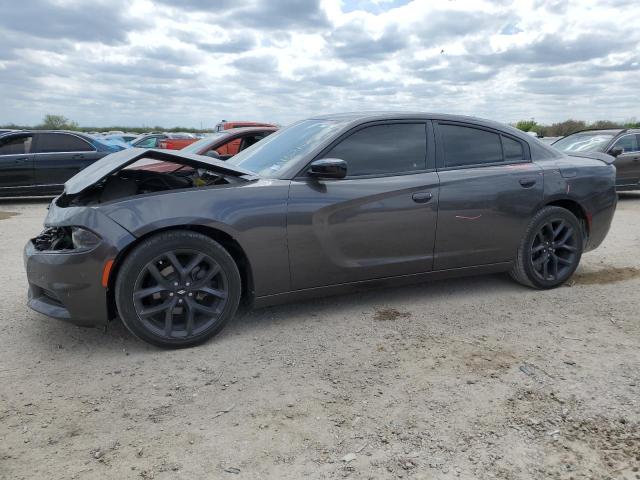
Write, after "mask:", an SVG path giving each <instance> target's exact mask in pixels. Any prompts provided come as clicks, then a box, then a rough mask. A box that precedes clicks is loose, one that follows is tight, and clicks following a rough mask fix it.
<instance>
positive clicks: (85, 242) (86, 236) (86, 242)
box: [71, 227, 100, 250]
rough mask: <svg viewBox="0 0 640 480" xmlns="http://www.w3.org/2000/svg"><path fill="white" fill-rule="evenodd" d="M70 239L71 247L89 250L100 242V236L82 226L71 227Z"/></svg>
mask: <svg viewBox="0 0 640 480" xmlns="http://www.w3.org/2000/svg"><path fill="white" fill-rule="evenodd" d="M71 241H72V242H73V248H75V249H81V250H89V249H92V248H93V247H95V246H96V245H98V243H100V237H98V236H97V235H96V234H95V233H93V232H91V231H89V230H86V229H84V228H82V227H71Z"/></svg>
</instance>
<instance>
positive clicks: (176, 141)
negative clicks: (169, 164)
mask: <svg viewBox="0 0 640 480" xmlns="http://www.w3.org/2000/svg"><path fill="white" fill-rule="evenodd" d="M197 141H198V139H197V138H166V139H164V140H160V148H164V149H167V150H182V149H183V148H184V147H186V146H187V145H191V144H192V143H195V142H197Z"/></svg>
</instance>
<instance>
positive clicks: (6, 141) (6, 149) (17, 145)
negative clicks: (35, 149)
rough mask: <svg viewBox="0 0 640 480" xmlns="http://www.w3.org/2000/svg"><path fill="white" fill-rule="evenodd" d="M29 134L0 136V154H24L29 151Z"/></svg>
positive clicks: (30, 138) (30, 137)
mask: <svg viewBox="0 0 640 480" xmlns="http://www.w3.org/2000/svg"><path fill="white" fill-rule="evenodd" d="M32 138H33V137H32V136H31V135H26V136H25V135H9V136H7V137H4V138H0V155H24V154H26V153H31V140H32Z"/></svg>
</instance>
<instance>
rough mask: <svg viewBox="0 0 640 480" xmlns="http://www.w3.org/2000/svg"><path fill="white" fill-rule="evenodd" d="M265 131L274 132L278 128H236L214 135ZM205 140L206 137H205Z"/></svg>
mask: <svg viewBox="0 0 640 480" xmlns="http://www.w3.org/2000/svg"><path fill="white" fill-rule="evenodd" d="M265 130H269V131H272V132H275V131H276V130H278V127H273V126H271V127H267V126H262V127H260V126H255V127H238V128H229V129H227V130H222V131H220V132H216V133H227V134H229V135H235V134H238V133H249V132H264V131H265ZM205 138H206V137H205Z"/></svg>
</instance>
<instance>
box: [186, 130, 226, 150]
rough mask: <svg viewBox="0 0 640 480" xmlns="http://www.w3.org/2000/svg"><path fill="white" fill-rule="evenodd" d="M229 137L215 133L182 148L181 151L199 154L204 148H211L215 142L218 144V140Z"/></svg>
mask: <svg viewBox="0 0 640 480" xmlns="http://www.w3.org/2000/svg"><path fill="white" fill-rule="evenodd" d="M227 135H228V134H226V133H215V134H213V135H209V136H208V137H204V138H201V139H200V140H198V141H197V142H193V143H191V144H189V145H187V146H186V147H184V148H182V149H181V150H182V151H184V152H189V153H198V152H199V151H200V150H202V149H203V148H204V147H207V146H209V145H210V144H212V143H213V142H217V141H218V140H220V139H221V138H224V137H226V136H227Z"/></svg>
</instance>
